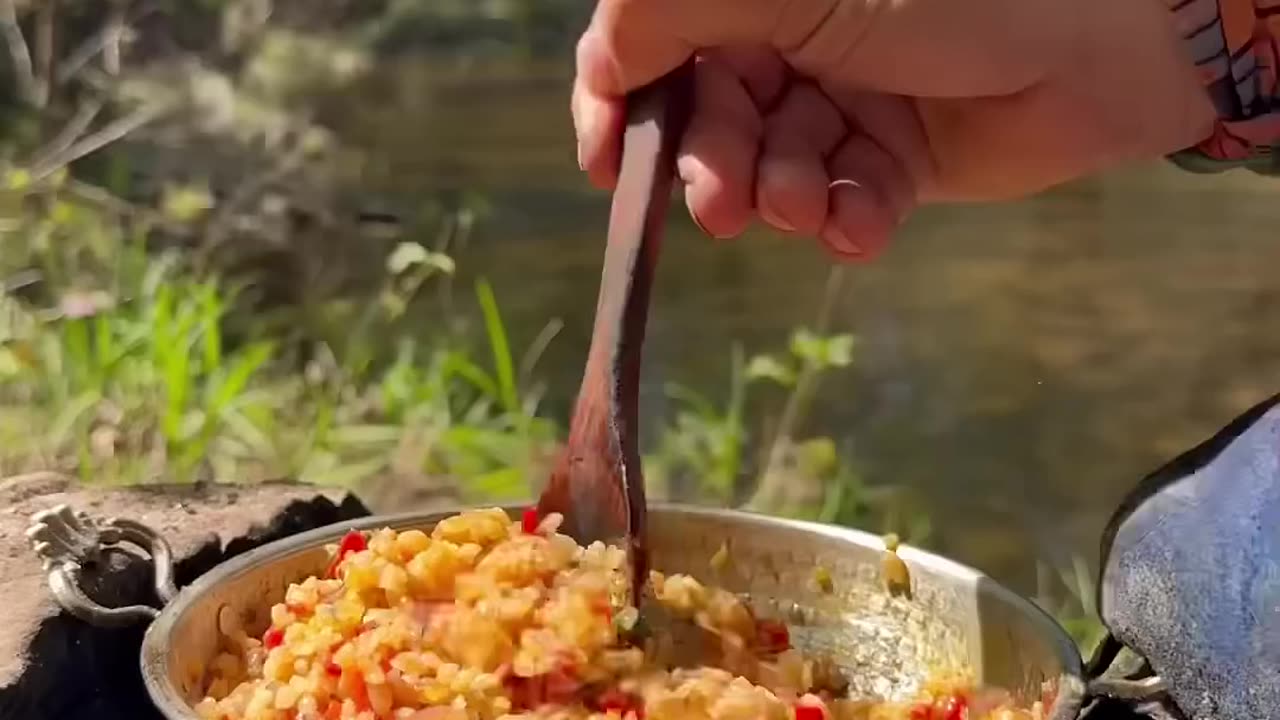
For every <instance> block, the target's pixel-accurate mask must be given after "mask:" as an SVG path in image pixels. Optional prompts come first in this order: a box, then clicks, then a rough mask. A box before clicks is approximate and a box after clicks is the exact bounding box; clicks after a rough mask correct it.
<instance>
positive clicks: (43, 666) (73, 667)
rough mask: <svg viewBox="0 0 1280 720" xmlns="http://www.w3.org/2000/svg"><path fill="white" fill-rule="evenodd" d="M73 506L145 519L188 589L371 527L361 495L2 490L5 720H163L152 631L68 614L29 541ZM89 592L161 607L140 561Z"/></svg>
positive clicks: (124, 558) (229, 488) (43, 477)
mask: <svg viewBox="0 0 1280 720" xmlns="http://www.w3.org/2000/svg"><path fill="white" fill-rule="evenodd" d="M61 503H66V504H68V505H70V506H71V507H72V508H74V509H76V510H82V511H85V512H87V513H89V514H91V515H94V516H97V517H101V518H108V517H126V518H132V519H136V520H139V521H142V522H144V523H146V524H148V525H150V526H151V527H152V528H154V529H156V530H157V531H159V532H160V533H162V534H163V535H164V536H165V538H166V539H167V540H168V541H169V543H170V544H171V545H172V547H173V551H174V556H175V560H176V561H177V563H176V576H177V582H178V586H179V587H181V586H183V585H185V584H187V583H190V582H191V581H192V580H194V579H195V578H197V577H199V576H200V575H201V574H202V573H204V572H205V571H207V570H208V569H209V568H211V567H213V566H214V565H216V564H218V563H219V562H221V561H223V560H225V559H227V558H230V557H233V556H235V555H237V554H239V553H241V552H244V551H246V550H249V549H252V548H254V547H257V546H259V545H262V544H263V543H266V542H270V541H272V540H276V539H279V538H281V537H285V536H288V535H292V534H294V533H297V532H301V531H303V530H308V529H311V528H315V527H320V526H322V525H328V524H331V523H335V522H339V521H342V520H348V519H352V518H356V517H362V516H365V515H368V514H369V511H368V509H367V508H366V507H365V506H364V504H363V503H361V502H360V500H358V499H357V498H356V497H355V496H354V495H351V494H348V493H346V492H342V491H336V490H322V489H319V488H315V487H311V486H305V485H300V484H296V483H291V482H275V483H265V484H261V485H253V486H239V485H196V486H189V485H188V486H153V487H146V488H133V489H120V490H108V489H103V488H90V487H85V486H84V485H82V484H80V483H77V482H76V481H75V480H73V479H71V478H67V477H64V476H60V475H57V474H54V473H35V474H32V475H26V476H22V477H18V478H13V479H10V480H5V481H3V482H0V508H3V509H0V580H3V582H2V583H0V608H4V619H5V623H4V625H3V627H0V720H10V719H13V720H19V719H21V720H44V719H45V718H48V719H49V720H54V719H56V720H90V718H92V720H116V719H119V720H126V719H127V720H150V719H152V718H159V717H160V715H159V713H158V712H157V711H156V710H155V708H154V707H153V706H152V705H151V702H150V700H149V698H148V697H147V693H146V690H145V689H144V688H143V686H142V677H141V673H140V672H139V669H138V651H139V648H140V647H141V643H142V635H143V632H144V631H145V628H143V627H128V628H118V629H101V628H96V627H92V626H89V625H88V624H86V623H83V622H81V621H79V620H77V619H75V618H73V617H71V616H70V615H68V614H66V613H63V612H61V611H60V610H59V608H58V607H57V606H56V605H55V604H54V602H53V599H52V597H51V596H50V594H49V592H48V590H47V587H46V585H45V577H44V573H43V572H42V571H41V568H40V562H39V560H38V559H37V558H36V556H35V554H34V553H33V552H32V550H31V548H30V547H29V546H28V545H27V540H26V537H25V535H24V533H25V531H26V529H27V526H28V524H29V523H30V517H31V515H32V514H33V513H35V512H38V511H40V510H44V509H48V508H51V507H53V506H55V505H58V504H61ZM108 566H109V567H110V568H111V569H112V572H108V573H102V574H101V575H100V576H99V578H100V581H99V582H98V583H97V585H96V586H94V587H89V588H87V591H88V592H89V594H90V595H91V596H92V597H94V598H95V599H97V600H98V601H99V602H101V603H103V604H105V605H125V604H139V603H141V604H153V605H154V604H155V602H156V601H155V593H154V591H153V590H152V589H151V582H152V580H151V573H150V570H149V567H148V566H147V564H146V563H145V562H143V561H141V560H139V559H137V558H136V557H134V556H132V555H129V554H126V553H119V554H116V555H113V556H111V557H110V558H109V559H108Z"/></svg>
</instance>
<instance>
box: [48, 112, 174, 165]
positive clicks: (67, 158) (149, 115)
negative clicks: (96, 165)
mask: <svg viewBox="0 0 1280 720" xmlns="http://www.w3.org/2000/svg"><path fill="white" fill-rule="evenodd" d="M171 107H172V105H171V104H170V103H154V104H151V105H145V106H143V107H140V108H138V109H137V110H134V111H133V112H132V113H129V114H128V115H125V116H124V117H122V118H119V119H117V120H115V121H113V122H111V123H108V124H107V126H106V127H103V128H102V129H100V130H98V131H97V132H95V133H93V134H92V135H89V136H87V137H85V138H84V139H82V140H80V141H79V142H76V143H74V144H73V145H71V146H70V147H68V148H66V149H65V150H63V151H62V152H59V153H55V154H54V155H52V156H50V157H49V158H48V159H47V160H45V161H44V162H43V163H42V164H40V165H38V166H36V167H33V168H32V169H31V178H32V181H33V182H39V181H40V180H43V179H44V178H47V177H49V176H50V175H52V174H53V173H55V172H57V171H58V170H59V169H61V168H63V167H66V166H67V165H70V164H71V163H73V162H75V161H76V160H79V159H80V158H82V157H84V156H86V155H89V154H90V153H94V152H97V151H98V150H101V149H102V148H104V147H106V146H107V145H110V144H111V143H113V142H116V141H118V140H120V139H122V138H124V137H125V136H126V135H128V134H129V133H131V132H133V131H135V130H137V129H138V128H141V127H142V126H144V125H146V124H147V123H150V122H152V121H153V120H155V119H156V118H158V117H160V116H161V115H163V114H165V113H166V112H168V111H169V109H170V108H171Z"/></svg>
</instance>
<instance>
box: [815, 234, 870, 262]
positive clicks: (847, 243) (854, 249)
mask: <svg viewBox="0 0 1280 720" xmlns="http://www.w3.org/2000/svg"><path fill="white" fill-rule="evenodd" d="M822 240H823V242H825V243H826V244H827V247H829V248H831V249H832V250H833V251H835V252H836V253H837V254H839V255H846V256H849V257H861V256H863V255H865V254H866V252H867V251H866V250H864V249H863V248H862V246H861V245H859V244H858V243H856V242H854V241H853V240H850V239H849V236H848V235H845V234H844V231H843V230H840V229H839V228H831V229H830V230H828V231H827V232H825V233H823V236H822Z"/></svg>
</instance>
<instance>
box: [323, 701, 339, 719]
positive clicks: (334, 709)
mask: <svg viewBox="0 0 1280 720" xmlns="http://www.w3.org/2000/svg"><path fill="white" fill-rule="evenodd" d="M340 717H342V701H340V700H330V701H329V704H328V705H326V706H325V708H324V720H338V718H340Z"/></svg>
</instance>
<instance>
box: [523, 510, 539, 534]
mask: <svg viewBox="0 0 1280 720" xmlns="http://www.w3.org/2000/svg"><path fill="white" fill-rule="evenodd" d="M520 529H521V530H523V531H524V533H525V534H526V535H532V534H534V533H535V532H537V531H538V509H537V508H525V509H524V512H522V513H520Z"/></svg>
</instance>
